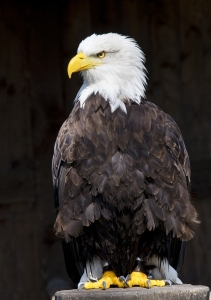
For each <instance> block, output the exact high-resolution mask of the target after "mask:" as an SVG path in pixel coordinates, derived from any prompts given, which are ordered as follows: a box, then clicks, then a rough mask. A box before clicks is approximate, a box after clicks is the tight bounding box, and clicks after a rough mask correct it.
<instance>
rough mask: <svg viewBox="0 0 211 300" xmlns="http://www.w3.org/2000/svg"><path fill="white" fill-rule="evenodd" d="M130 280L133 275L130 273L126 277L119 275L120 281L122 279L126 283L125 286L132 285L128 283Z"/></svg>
mask: <svg viewBox="0 0 211 300" xmlns="http://www.w3.org/2000/svg"><path fill="white" fill-rule="evenodd" d="M129 280H131V276H130V274H128V275H127V276H126V278H125V277H124V276H120V277H119V281H121V282H123V283H124V287H127V288H128V287H130V286H129V284H128V281H129Z"/></svg>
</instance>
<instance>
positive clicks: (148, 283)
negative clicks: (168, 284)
mask: <svg viewBox="0 0 211 300" xmlns="http://www.w3.org/2000/svg"><path fill="white" fill-rule="evenodd" d="M146 284H147V285H148V289H150V288H151V283H150V280H149V279H148V280H147V281H146Z"/></svg>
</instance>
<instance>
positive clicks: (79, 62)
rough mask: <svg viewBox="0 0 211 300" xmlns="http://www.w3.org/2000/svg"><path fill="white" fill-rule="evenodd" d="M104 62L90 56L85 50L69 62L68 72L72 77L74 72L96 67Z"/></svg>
mask: <svg viewBox="0 0 211 300" xmlns="http://www.w3.org/2000/svg"><path fill="white" fill-rule="evenodd" d="M102 64H103V63H102V62H101V61H99V60H98V59H97V58H95V57H88V56H86V55H85V54H84V53H83V52H80V53H78V54H77V55H76V56H74V57H73V58H72V59H71V61H70V62H69V64H68V67H67V73H68V76H69V78H71V75H72V73H74V72H79V71H82V70H87V69H91V68H94V67H95V66H99V65H102Z"/></svg>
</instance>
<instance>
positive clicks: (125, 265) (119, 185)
mask: <svg viewBox="0 0 211 300" xmlns="http://www.w3.org/2000/svg"><path fill="white" fill-rule="evenodd" d="M126 108H127V114H125V113H124V112H123V111H122V110H121V109H119V108H118V109H117V110H116V111H114V112H113V113H111V108H110V105H109V103H108V102H107V101H105V100H104V99H103V98H102V97H101V96H100V95H99V94H97V95H91V96H90V97H89V98H88V99H87V100H86V102H85V106H84V108H80V103H79V102H77V103H76V104H75V107H74V109H73V111H72V113H71V115H70V116H69V118H68V119H67V120H66V121H65V123H64V124H63V126H62V128H61V130H60V132H59V135H58V138H57V141H56V144H55V150H54V157H53V167H52V169H53V180H54V188H55V199H56V206H57V207H58V215H57V219H56V222H55V231H56V234H57V235H58V236H59V237H61V238H63V239H65V241H66V242H70V243H73V241H74V245H73V244H72V247H73V250H74V251H73V252H74V253H76V254H77V255H76V254H74V255H73V256H74V258H73V261H74V260H75V265H77V264H78V263H79V260H80V261H81V262H82V265H84V264H85V262H86V260H87V259H91V258H92V256H93V255H94V254H97V255H99V256H100V257H101V258H102V259H103V260H104V261H107V262H108V263H109V264H110V266H111V268H112V269H114V271H115V272H116V273H117V275H127V274H128V273H130V272H131V271H132V269H133V267H134V263H135V258H136V257H137V256H141V257H143V256H145V257H146V256H150V255H151V254H153V253H156V251H157V252H158V254H157V255H158V256H160V257H161V258H162V257H163V256H171V253H170V254H169V249H164V250H160V249H161V248H162V247H164V246H163V245H165V244H166V243H167V242H166V241H167V240H170V242H169V243H170V244H171V243H173V242H172V241H174V243H177V246H178V242H179V243H181V242H180V241H187V240H189V239H191V238H192V237H193V234H194V233H193V228H194V226H195V225H196V224H197V223H198V221H197V213H196V210H195V208H194V207H193V206H192V204H191V202H190V199H189V191H188V183H189V181H190V166H189V158H188V154H187V151H186V148H185V145H184V142H183V138H182V135H181V132H180V130H179V128H178V126H177V125H176V123H175V122H174V121H173V119H172V118H171V117H170V116H169V115H167V114H166V113H164V112H163V111H162V110H161V109H159V108H158V107H157V106H156V105H155V104H153V103H151V102H147V101H143V102H142V103H141V104H140V105H137V104H135V103H133V102H131V103H128V104H127V105H126ZM155 233H156V239H155V238H154V235H155ZM152 237H153V238H152ZM159 237H161V239H164V241H163V242H161V240H159ZM155 240H156V241H155ZM147 241H149V242H147ZM147 243H148V244H147ZM149 243H150V245H151V246H152V244H153V247H154V248H153V247H149V246H150V245H149ZM160 244H162V247H161V246H159V245H160ZM167 244H168V243H167ZM170 244H168V245H170ZM179 245H180V244H179ZM166 247H167V246H166ZM168 247H170V246H168ZM149 248H151V250H150V251H149ZM152 248H153V251H152ZM159 253H160V254H159ZM168 259H171V257H168ZM78 270H79V268H78ZM78 272H79V273H80V274H79V275H81V271H78Z"/></svg>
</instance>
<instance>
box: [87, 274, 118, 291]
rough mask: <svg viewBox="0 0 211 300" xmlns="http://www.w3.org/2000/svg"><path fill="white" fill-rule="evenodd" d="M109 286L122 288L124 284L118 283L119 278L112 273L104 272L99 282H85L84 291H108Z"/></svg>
mask: <svg viewBox="0 0 211 300" xmlns="http://www.w3.org/2000/svg"><path fill="white" fill-rule="evenodd" d="M111 285H117V286H118V287H124V282H122V281H119V278H118V277H117V276H116V275H115V273H114V272H113V271H106V272H105V273H103V276H102V278H101V279H100V280H98V281H96V282H86V283H85V285H84V289H108V288H109V287H110V286H111Z"/></svg>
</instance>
